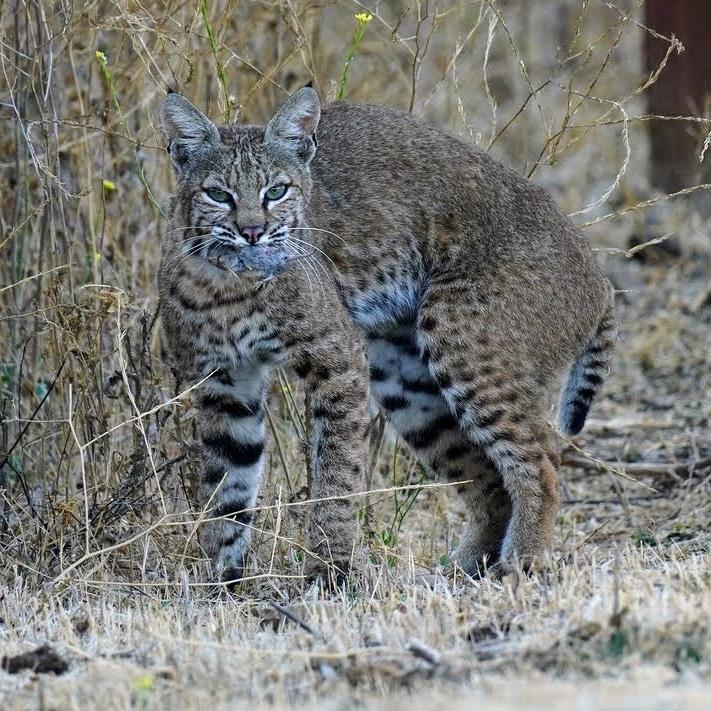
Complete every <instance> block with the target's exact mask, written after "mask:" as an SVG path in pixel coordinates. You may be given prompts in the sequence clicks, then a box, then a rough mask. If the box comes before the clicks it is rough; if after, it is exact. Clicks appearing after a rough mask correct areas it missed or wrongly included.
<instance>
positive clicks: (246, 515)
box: [198, 365, 268, 582]
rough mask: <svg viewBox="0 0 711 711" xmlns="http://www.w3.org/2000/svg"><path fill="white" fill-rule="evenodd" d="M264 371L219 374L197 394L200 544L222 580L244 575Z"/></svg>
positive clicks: (258, 471) (259, 456)
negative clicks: (200, 453)
mask: <svg viewBox="0 0 711 711" xmlns="http://www.w3.org/2000/svg"><path fill="white" fill-rule="evenodd" d="M267 374H268V373H267V368H266V367H265V366H264V365H254V366H253V367H251V368H245V369H238V368H230V369H222V370H219V371H218V372H217V373H215V375H213V376H212V377H211V378H209V379H208V380H207V381H206V382H205V383H204V384H203V385H202V386H201V387H200V390H199V392H198V406H199V413H198V422H199V431H200V440H201V443H202V448H203V455H204V457H205V461H204V463H203V469H202V477H201V480H200V491H199V494H200V502H201V505H202V506H203V507H204V509H205V511H204V517H205V519H207V520H206V521H205V522H204V523H203V524H202V526H201V528H200V542H201V544H202V546H203V548H204V549H205V552H206V553H207V554H208V555H210V556H211V557H212V559H213V560H214V561H215V562H216V563H217V566H218V570H219V571H220V573H221V576H222V580H223V581H225V582H233V581H235V580H238V579H240V578H241V577H242V576H243V573H244V564H245V557H246V554H247V551H248V550H249V544H250V541H251V538H252V530H251V527H250V526H251V523H252V519H253V517H254V506H255V503H256V501H257V494H258V492H259V484H260V481H261V475H262V466H263V459H264V437H265V425H264V416H265V402H264V399H265V391H266V383H267Z"/></svg>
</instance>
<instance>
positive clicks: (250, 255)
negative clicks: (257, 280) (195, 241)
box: [206, 242, 295, 278]
mask: <svg viewBox="0 0 711 711" xmlns="http://www.w3.org/2000/svg"><path fill="white" fill-rule="evenodd" d="M206 258H207V261H208V262H209V263H210V264H212V265H213V266H215V267H217V268H218V269H222V270H224V271H225V272H227V273H228V274H230V273H231V274H239V275H244V276H249V277H252V276H260V277H262V278H268V277H274V276H277V274H279V273H280V272H282V271H283V270H284V269H285V268H286V267H287V266H288V264H289V263H290V262H291V261H292V260H293V259H294V258H295V255H294V254H290V253H289V252H288V251H287V250H286V249H285V248H284V246H283V245H281V244H279V243H278V242H263V243H259V244H255V245H244V246H242V245H240V246H235V247H226V246H225V247H221V248H220V249H219V250H211V251H209V252H208V254H207V255H206Z"/></svg>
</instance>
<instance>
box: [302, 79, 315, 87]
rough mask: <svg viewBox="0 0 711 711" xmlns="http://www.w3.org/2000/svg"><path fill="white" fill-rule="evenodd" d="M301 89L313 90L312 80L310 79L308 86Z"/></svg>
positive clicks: (305, 85)
mask: <svg viewBox="0 0 711 711" xmlns="http://www.w3.org/2000/svg"><path fill="white" fill-rule="evenodd" d="M301 88H302V89H313V88H314V80H313V79H311V80H310V81H309V83H308V84H304V85H303V86H302V87H301Z"/></svg>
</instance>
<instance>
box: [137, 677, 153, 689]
mask: <svg viewBox="0 0 711 711" xmlns="http://www.w3.org/2000/svg"><path fill="white" fill-rule="evenodd" d="M134 684H135V686H136V689H138V691H150V690H151V689H152V688H153V686H154V682H153V677H152V676H151V675H150V674H143V675H142V676H139V677H138V678H136V680H135V681H134Z"/></svg>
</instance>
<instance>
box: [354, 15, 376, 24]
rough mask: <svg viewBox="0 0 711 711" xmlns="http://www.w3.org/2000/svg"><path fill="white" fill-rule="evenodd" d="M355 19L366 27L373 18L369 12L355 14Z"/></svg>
mask: <svg viewBox="0 0 711 711" xmlns="http://www.w3.org/2000/svg"><path fill="white" fill-rule="evenodd" d="M355 19H356V20H358V22H360V23H361V24H363V25H367V24H368V23H369V22H370V21H371V20H372V19H373V16H372V15H371V14H370V13H369V12H356V14H355Z"/></svg>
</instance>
